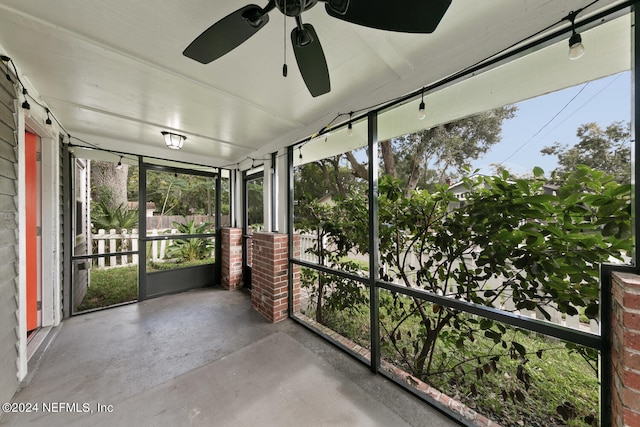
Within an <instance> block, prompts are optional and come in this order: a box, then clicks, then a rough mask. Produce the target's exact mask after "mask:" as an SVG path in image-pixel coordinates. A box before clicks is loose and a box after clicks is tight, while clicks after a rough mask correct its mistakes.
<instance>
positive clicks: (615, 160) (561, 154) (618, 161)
mask: <svg viewBox="0 0 640 427" xmlns="http://www.w3.org/2000/svg"><path fill="white" fill-rule="evenodd" d="M576 136H577V137H578V139H579V142H578V143H577V144H576V145H574V146H573V147H569V146H568V145H567V144H561V143H559V142H556V143H554V144H553V145H551V146H548V147H544V148H543V149H542V150H541V153H542V154H544V155H547V156H557V157H558V168H557V169H556V170H555V171H554V172H555V173H563V172H570V171H573V170H575V169H576V167H577V166H578V165H586V166H589V167H590V168H592V169H596V170H599V171H603V172H605V173H607V174H611V175H613V176H614V178H615V180H616V181H617V182H619V183H621V184H627V183H629V182H631V145H630V141H631V125H630V123H624V122H622V121H617V122H613V123H611V124H610V125H609V126H607V127H606V128H605V129H602V128H601V127H600V126H598V124H596V123H593V122H591V123H586V124H583V125H581V126H580V127H579V128H578V130H577V132H576Z"/></svg>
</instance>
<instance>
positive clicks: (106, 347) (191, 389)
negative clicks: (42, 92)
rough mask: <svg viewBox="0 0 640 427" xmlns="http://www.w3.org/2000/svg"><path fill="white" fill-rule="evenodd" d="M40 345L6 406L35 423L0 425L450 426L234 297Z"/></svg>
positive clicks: (79, 328) (135, 314) (131, 313)
mask: <svg viewBox="0 0 640 427" xmlns="http://www.w3.org/2000/svg"><path fill="white" fill-rule="evenodd" d="M51 333H52V334H53V335H52V336H51V339H49V340H47V341H46V342H45V343H44V344H43V346H42V348H41V349H40V350H38V352H36V354H35V355H34V357H33V358H32V359H31V361H30V362H29V363H30V366H29V368H30V372H31V373H30V375H29V377H28V378H27V382H28V383H27V385H26V386H25V387H24V388H23V389H22V390H20V391H19V392H18V393H17V394H16V396H15V398H14V402H16V403H25V404H33V405H34V404H37V405H38V412H37V413H36V412H32V413H20V414H11V413H9V414H5V415H4V416H3V417H2V418H0V425H2V426H24V425H27V424H28V425H34V426H47V427H57V426H68V425H74V426H89V425H90V426H103V425H104V426H107V425H108V426H112V425H136V426H181V425H201V426H256V425H260V426H276V425H277V426H300V425H305V426H325V425H326V426H340V425H342V426H385V427H386V426H429V427H445V426H447V427H448V426H456V425H457V424H456V423H455V422H453V421H451V420H450V419H448V418H446V417H445V416H444V415H442V414H440V413H438V412H437V411H435V410H434V409H431V408H430V407H429V406H428V405H426V404H425V403H423V402H422V401H420V400H418V399H416V398H414V397H413V396H412V395H410V394H408V393H407V392H405V391H404V390H402V389H401V388H400V387H398V386H397V385H395V384H393V383H391V382H389V381H388V380H386V379H384V378H383V377H382V376H379V375H378V376H376V375H373V374H371V372H370V371H369V369H368V368H367V367H366V366H365V365H363V364H361V363H360V362H357V361H356V360H355V359H353V358H352V357H350V356H349V355H347V354H345V353H344V352H342V351H340V350H338V349H336V348H335V347H334V346H332V345H331V344H329V343H328V342H326V341H325V340H323V339H322V338H319V337H318V336H316V335H315V334H313V333H311V332H309V331H308V330H307V329H306V328H304V327H303V326H301V325H298V324H296V323H295V322H293V321H291V320H286V321H284V322H281V323H279V324H275V325H274V324H270V323H268V322H267V321H266V320H264V319H263V318H262V317H261V316H260V315H259V314H257V313H256V312H254V311H253V310H251V307H250V300H249V295H248V293H247V292H244V291H236V292H228V291H225V290H220V289H203V290H196V291H190V292H186V293H182V294H178V295H172V296H166V297H161V298H156V299H153V300H148V301H144V302H142V303H139V304H132V305H127V306H122V307H118V308H114V309H110V310H105V311H100V312H95V313H91V314H85V315H82V316H77V317H73V318H71V319H68V320H66V321H65V322H64V324H63V325H62V326H61V327H59V328H56V329H54V330H53V331H52V332H51ZM45 348H46V351H44V349H45ZM32 409H33V408H32Z"/></svg>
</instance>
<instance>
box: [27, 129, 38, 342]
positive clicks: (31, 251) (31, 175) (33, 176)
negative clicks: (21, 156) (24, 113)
mask: <svg viewBox="0 0 640 427" xmlns="http://www.w3.org/2000/svg"><path fill="white" fill-rule="evenodd" d="M37 156H38V137H37V136H36V135H34V134H32V133H29V132H25V198H26V200H25V206H26V224H25V228H26V234H27V235H26V239H27V241H26V242H25V248H26V252H27V254H26V258H27V260H26V261H27V275H26V279H27V331H32V330H34V329H36V328H38V327H39V326H40V319H41V317H40V316H39V313H38V305H39V304H38V300H39V298H40V295H39V294H40V286H39V283H40V281H39V274H38V270H39V265H40V256H39V244H38V240H39V236H38V234H39V233H38V226H39V221H38V220H39V216H40V215H39V209H40V203H39V199H40V197H39V187H40V179H39V178H40V176H39V175H40V174H39V167H38V166H39V163H38V157H37Z"/></svg>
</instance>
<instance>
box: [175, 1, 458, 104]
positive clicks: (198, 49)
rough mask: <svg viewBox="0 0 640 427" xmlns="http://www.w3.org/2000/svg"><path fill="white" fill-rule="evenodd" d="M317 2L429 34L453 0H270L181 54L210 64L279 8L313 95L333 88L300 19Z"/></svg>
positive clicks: (347, 15)
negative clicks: (290, 25)
mask: <svg viewBox="0 0 640 427" xmlns="http://www.w3.org/2000/svg"><path fill="white" fill-rule="evenodd" d="M319 1H321V2H324V3H325V9H326V11H327V13H328V14H329V16H332V17H334V18H337V19H341V20H343V21H347V22H351V23H354V24H359V25H363V26H366V27H371V28H377V29H381V30H388V31H398V32H404V33H432V32H433V31H434V30H435V29H436V27H437V26H438V24H439V23H440V20H441V19H442V17H443V16H444V14H445V12H446V11H447V9H448V8H449V5H450V4H451V1H452V0H401V1H395V2H392V1H389V0H269V3H267V5H266V6H265V7H264V8H262V7H260V6H257V5H255V4H250V5H247V6H244V7H242V8H240V9H238V10H236V11H235V12H233V13H231V14H229V15H227V16H226V17H224V18H222V19H221V20H219V21H218V22H216V23H215V24H213V25H212V26H211V27H209V28H207V29H206V30H205V31H204V32H203V33H202V34H200V35H199V36H198V37H197V38H196V39H195V40H194V41H192V42H191V44H190V45H189V46H187V48H186V49H185V50H184V52H182V53H183V55H185V56H187V57H189V58H191V59H194V60H196V61H198V62H201V63H203V64H208V63H209V62H211V61H214V60H216V59H218V58H220V57H221V56H223V55H224V54H226V53H228V52H230V51H232V50H233V49H235V48H236V47H238V46H240V45H241V44H242V43H243V42H245V41H246V40H248V39H249V38H250V37H251V36H253V35H254V34H255V33H257V32H258V30H260V29H261V28H262V27H264V26H265V25H266V24H267V23H268V22H269V15H268V13H269V12H271V11H272V10H273V9H275V8H277V9H278V10H279V11H280V12H282V13H283V14H284V15H286V16H290V17H293V18H295V20H296V27H295V28H294V29H293V31H292V32H291V44H292V45H293V51H294V53H295V56H296V62H297V63H298V68H299V69H300V74H301V75H302V78H303V79H304V82H305V84H306V85H307V88H308V89H309V92H310V93H311V95H312V96H314V97H315V96H319V95H322V94H325V93H327V92H329V91H330V90H331V83H330V81H329V69H328V67H327V61H326V59H325V56H324V52H323V50H322V46H321V45H320V40H319V39H318V35H317V34H316V31H315V29H314V28H313V26H312V25H311V24H305V23H303V22H302V17H301V15H302V12H304V11H307V10H309V9H311V8H312V7H313V6H315V5H316V3H318V2H319Z"/></svg>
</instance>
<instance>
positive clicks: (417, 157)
mask: <svg viewBox="0 0 640 427" xmlns="http://www.w3.org/2000/svg"><path fill="white" fill-rule="evenodd" d="M424 151H425V143H424V141H420V142H419V143H418V144H417V145H416V151H415V152H414V153H413V156H412V158H411V172H410V173H409V179H408V180H407V186H406V188H405V190H404V193H405V197H408V196H409V193H410V192H411V191H413V190H415V189H416V187H417V186H418V181H419V180H420V165H421V163H422V161H423V159H422V158H423V157H424Z"/></svg>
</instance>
